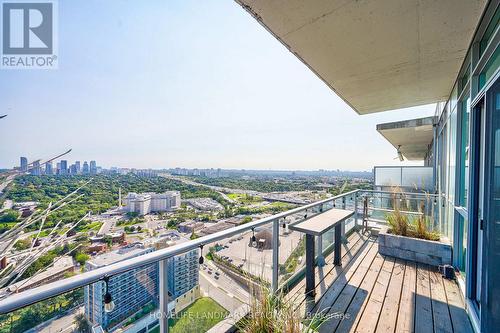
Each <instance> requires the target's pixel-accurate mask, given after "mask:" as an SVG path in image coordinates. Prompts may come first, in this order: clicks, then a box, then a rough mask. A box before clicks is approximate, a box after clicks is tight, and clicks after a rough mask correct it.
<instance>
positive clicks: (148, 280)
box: [84, 245, 158, 328]
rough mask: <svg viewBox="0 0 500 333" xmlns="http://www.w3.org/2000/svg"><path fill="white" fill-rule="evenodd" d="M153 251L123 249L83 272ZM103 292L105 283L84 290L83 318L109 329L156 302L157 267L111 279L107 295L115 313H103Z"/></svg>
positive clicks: (93, 262) (90, 264)
mask: <svg viewBox="0 0 500 333" xmlns="http://www.w3.org/2000/svg"><path fill="white" fill-rule="evenodd" d="M153 250H154V249H153V248H151V247H149V248H146V247H144V246H142V245H131V246H128V247H124V248H121V249H119V250H115V251H112V252H108V253H105V254H103V255H100V256H97V257H95V258H94V259H93V260H91V261H88V262H87V263H86V264H85V270H86V271H91V270H93V269H96V268H99V267H102V266H105V265H108V264H111V263H115V262H119V261H122V260H125V259H129V258H133V257H137V256H140V255H142V254H145V253H149V252H152V251H153ZM105 292H106V291H105V283H104V282H102V281H101V282H97V283H94V284H92V285H89V286H87V287H85V289H84V302H85V316H86V317H87V319H88V320H89V321H90V322H91V323H92V324H97V325H100V326H102V327H103V328H112V327H113V326H116V325H117V324H118V323H120V322H121V321H123V320H125V319H127V318H129V317H130V316H131V315H132V314H134V313H135V312H137V311H138V310H140V309H141V307H143V306H144V305H146V304H148V303H151V302H155V303H157V302H158V264H151V265H149V266H147V267H144V268H141V269H134V270H131V271H128V272H125V273H122V274H119V275H116V276H113V277H111V278H110V280H109V292H110V293H111V295H112V297H113V302H114V303H115V309H114V310H113V311H111V312H109V313H107V312H105V311H104V294H105Z"/></svg>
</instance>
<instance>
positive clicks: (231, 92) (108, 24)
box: [0, 0, 434, 170]
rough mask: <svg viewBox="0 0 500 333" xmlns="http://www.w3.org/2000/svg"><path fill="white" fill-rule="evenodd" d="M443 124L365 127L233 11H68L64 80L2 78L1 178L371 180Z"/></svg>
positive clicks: (204, 4) (128, 7) (372, 121)
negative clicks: (233, 173)
mask: <svg viewBox="0 0 500 333" xmlns="http://www.w3.org/2000/svg"><path fill="white" fill-rule="evenodd" d="M433 112H434V106H423V107H417V108H410V109H406V110H402V111H401V110H400V111H397V112H394V111H392V112H385V113H380V114H374V115H366V116H359V115H357V114H356V113H355V112H354V111H353V110H352V109H350V108H349V106H347V105H346V104H345V103H344V102H343V101H342V100H341V99H340V98H339V97H337V96H336V95H335V93H334V92H333V91H331V90H330V89H329V88H328V87H327V86H326V85H325V84H324V83H323V82H322V81H321V80H320V79H319V78H317V77H316V76H315V75H314V74H313V73H312V72H311V71H310V70H309V69H307V68H306V67H305V66H304V65H303V64H302V63H301V62H300V61H299V60H298V59H297V58H295V57H294V56H293V55H292V54H290V53H289V52H288V51H287V50H286V49H285V48H284V47H283V46H282V45H281V44H280V43H279V42H278V41H277V40H276V39H275V38H274V37H272V36H271V35H270V34H269V33H268V32H267V31H266V30H265V29H264V28H262V27H261V26H260V25H259V24H258V23H257V22H256V21H255V20H254V19H253V18H252V17H251V16H250V15H248V14H247V13H246V12H245V11H244V10H243V9H242V8H241V7H240V6H239V5H237V4H236V3H235V2H233V1H227V0H211V1H201V0H199V1H188V0H182V1H181V0H178V1H172V0H169V1H164V0H163V1H160V0H159V1H116V0H113V1H111V0H109V1H89V0H72V1H60V2H59V69H57V70H35V71H26V70H24V71H13V70H0V113H8V114H9V116H8V117H7V118H4V119H3V120H0V167H12V166H14V165H17V164H18V163H19V156H27V157H28V158H29V159H35V158H47V157H50V156H51V155H55V154H57V153H58V152H62V151H65V150H67V149H69V148H73V151H72V153H71V155H70V156H68V160H70V161H73V160H91V159H94V160H97V162H98V164H99V165H102V166H105V167H109V166H122V167H138V168H148V167H151V168H163V167H176V166H181V167H198V168H203V167H209V168H210V167H213V168H218V167H221V168H245V169H350V170H370V169H371V168H372V167H373V166H374V165H391V164H394V165H398V164H400V162H399V161H394V160H393V158H394V157H395V156H396V151H395V149H394V148H393V147H392V146H391V145H390V144H389V143H388V142H387V141H385V139H384V138H383V137H382V136H381V135H380V134H378V132H377V131H376V130H375V126H376V124H377V123H381V122H388V121H396V120H401V119H407V118H411V117H415V118H416V117H423V116H427V115H432V114H433ZM407 164H408V163H407Z"/></svg>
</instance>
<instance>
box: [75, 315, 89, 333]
mask: <svg viewBox="0 0 500 333" xmlns="http://www.w3.org/2000/svg"><path fill="white" fill-rule="evenodd" d="M74 323H75V325H76V328H75V330H74V332H78V333H90V329H91V326H90V323H89V321H88V320H87V318H86V317H85V315H84V314H83V313H79V314H78V315H76V317H75V321H74Z"/></svg>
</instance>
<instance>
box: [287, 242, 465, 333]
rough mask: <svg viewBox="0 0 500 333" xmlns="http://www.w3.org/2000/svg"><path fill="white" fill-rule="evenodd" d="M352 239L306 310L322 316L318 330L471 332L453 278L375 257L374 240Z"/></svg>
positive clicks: (386, 258) (417, 266) (376, 249)
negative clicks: (451, 279) (352, 241)
mask: <svg viewBox="0 0 500 333" xmlns="http://www.w3.org/2000/svg"><path fill="white" fill-rule="evenodd" d="M356 233H357V232H356ZM353 239H357V241H355V242H354V243H353V244H350V246H349V247H348V250H347V252H346V253H345V254H344V257H343V259H342V266H331V267H327V271H326V274H324V275H320V276H321V278H322V280H320V281H318V283H317V287H316V292H317V297H316V298H315V299H314V302H313V304H312V307H310V309H312V310H313V311H312V313H314V314H316V315H317V316H321V318H323V319H325V322H324V323H323V324H322V325H321V326H320V327H319V329H318V331H319V332H320V333H322V332H325V333H326V332H328V333H329V332H340V333H347V332H363V333H365V332H398V333H399V332H403V333H410V332H411V333H413V332H425V333H427V332H434V333H438V332H457V333H472V332H473V330H472V326H471V323H470V321H469V318H468V316H467V313H466V311H465V309H464V301H463V296H462V294H461V292H460V289H459V287H458V285H457V283H456V282H455V281H450V280H446V279H444V278H443V277H442V276H441V274H439V273H438V272H437V269H436V268H435V267H430V266H427V265H422V264H416V263H415V262H411V261H402V260H399V259H395V258H392V257H388V256H382V255H380V254H379V253H378V243H377V242H376V239H374V238H371V239H370V238H368V237H363V235H362V234H361V233H359V234H358V235H351V236H350V240H353ZM325 267H326V266H325ZM323 272H324V271H323ZM317 273H318V272H317ZM299 285H301V284H299ZM320 289H322V291H319V290H320ZM302 290H303V289H302ZM295 292H296V293H299V291H298V290H295ZM301 295H302V296H303V291H302V294H301ZM302 307H304V306H302ZM302 310H303V309H302ZM302 313H304V312H302Z"/></svg>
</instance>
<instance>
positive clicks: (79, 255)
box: [75, 252, 90, 266]
mask: <svg viewBox="0 0 500 333" xmlns="http://www.w3.org/2000/svg"><path fill="white" fill-rule="evenodd" d="M89 258H90V257H89V256H88V254H85V253H82V252H78V253H77V254H76V255H75V261H76V262H77V263H79V264H80V265H81V266H83V265H85V262H86V261H87V260H89Z"/></svg>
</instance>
